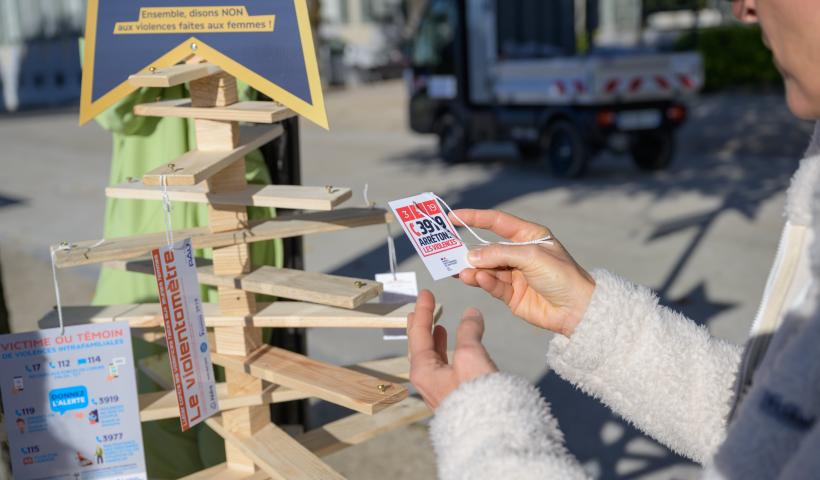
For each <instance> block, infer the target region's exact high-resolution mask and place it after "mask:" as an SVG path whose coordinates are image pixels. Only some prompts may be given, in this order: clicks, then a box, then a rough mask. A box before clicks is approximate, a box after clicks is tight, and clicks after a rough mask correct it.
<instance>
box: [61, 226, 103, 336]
mask: <svg viewBox="0 0 820 480" xmlns="http://www.w3.org/2000/svg"><path fill="white" fill-rule="evenodd" d="M98 243H101V242H98ZM72 247H73V245H70V244H68V243H66V242H61V243H60V245H58V246H57V247H53V246H52V247H50V248H49V251H50V252H51V279H52V281H53V282H54V297H55V298H56V299H57V319H58V320H59V322H60V335H63V334H64V333H65V324H64V323H63V304H62V301H61V300H60V283H59V282H58V281H57V259H56V256H57V252H59V251H62V250H71V248H72Z"/></svg>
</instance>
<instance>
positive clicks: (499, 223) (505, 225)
mask: <svg viewBox="0 0 820 480" xmlns="http://www.w3.org/2000/svg"><path fill="white" fill-rule="evenodd" d="M456 215H457V216H458V218H456V217H455V216H456ZM449 216H450V220H452V221H453V222H454V223H456V224H457V225H461V224H462V222H459V218H460V219H461V220H463V223H466V224H467V225H468V226H470V227H475V228H482V229H484V230H490V231H491V232H493V233H495V234H496V235H499V236H501V237H504V238H506V239H507V240H511V241H513V242H527V241H530V240H535V239H538V238H543V237H546V236H547V235H550V230H549V229H548V228H547V227H545V226H543V225H538V224H537V223H532V222H528V221H526V220H523V219H521V218H518V217H516V216H515V215H510V214H509V213H504V212H500V211H498V210H476V209H472V208H461V209H458V210H454V211H452V212H450V215H449Z"/></svg>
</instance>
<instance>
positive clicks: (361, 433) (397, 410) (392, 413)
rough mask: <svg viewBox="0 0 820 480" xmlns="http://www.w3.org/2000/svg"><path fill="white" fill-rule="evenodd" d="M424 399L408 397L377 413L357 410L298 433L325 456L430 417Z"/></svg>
mask: <svg viewBox="0 0 820 480" xmlns="http://www.w3.org/2000/svg"><path fill="white" fill-rule="evenodd" d="M432 413H433V412H432V411H431V410H430V408H429V407H428V406H427V405H425V404H424V401H422V400H421V399H420V398H417V397H408V398H406V399H404V400H403V401H401V402H400V403H398V404H396V405H393V406H392V407H390V408H388V409H386V410H384V411H382V412H379V413H378V414H376V415H363V414H361V413H356V414H353V415H350V416H348V417H345V418H342V419H340V420H337V421H335V422H331V423H328V424H326V425H324V426H322V427H320V428H317V429H315V430H311V431H309V432H306V433H303V434H302V435H298V436H296V441H297V442H299V443H301V444H302V445H303V446H304V447H305V448H307V449H308V450H310V451H311V452H313V453H315V454H316V455H318V456H320V457H323V456H325V455H330V454H331V453H335V452H338V451H339V450H343V449H345V448H347V447H349V446H352V445H358V444H360V443H363V442H366V441H368V440H370V439H373V438H375V437H377V436H379V435H382V434H385V433H387V432H391V431H393V430H397V429H399V428H402V427H405V426H407V425H410V424H411V423H415V422H418V421H420V420H423V419H425V418H427V417H429V416H430V415H431V414H432Z"/></svg>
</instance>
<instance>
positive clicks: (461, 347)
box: [407, 290, 498, 410]
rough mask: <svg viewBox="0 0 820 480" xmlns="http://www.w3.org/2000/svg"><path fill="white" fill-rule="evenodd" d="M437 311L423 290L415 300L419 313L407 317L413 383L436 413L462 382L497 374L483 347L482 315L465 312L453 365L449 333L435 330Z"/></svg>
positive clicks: (427, 291)
mask: <svg viewBox="0 0 820 480" xmlns="http://www.w3.org/2000/svg"><path fill="white" fill-rule="evenodd" d="M435 308H436V299H435V297H433V294H432V293H430V291H429V290H422V292H421V294H420V295H419V298H418V300H417V301H416V311H415V312H414V313H411V314H410V315H408V316H407V349H408V354H409V355H410V382H412V383H413V385H414V386H415V387H416V389H417V390H418V391H419V393H420V394H421V396H422V398H424V401H425V402H426V403H427V405H428V406H429V407H430V408H432V409H433V410H435V409H436V408H438V406H439V405H440V404H441V402H443V401H444V399H445V398H446V397H447V395H449V394H450V393H451V392H452V391H453V390H455V389H456V388H458V386H459V385H461V384H462V383H464V382H466V381H469V380H472V379H474V378H477V377H481V376H483V375H487V374H490V373H495V372H497V371H498V367H496V366H495V363H493V361H492V359H491V358H490V355H489V354H487V350H486V349H485V348H484V345H482V344H481V337H482V336H483V335H484V318H483V317H482V316H481V312H479V311H478V310H476V309H474V308H470V309H468V310H467V311H466V312H464V315H463V316H462V317H461V323H460V324H459V326H458V330H457V331H456V349H455V352H453V362H452V363H449V362H448V361H447V330H446V329H445V328H444V327H442V326H441V325H436V327H435V329H433V312H434V311H435Z"/></svg>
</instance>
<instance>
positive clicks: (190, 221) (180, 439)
mask: <svg viewBox="0 0 820 480" xmlns="http://www.w3.org/2000/svg"><path fill="white" fill-rule="evenodd" d="M252 95H253V92H251V91H250V90H249V89H248V88H247V87H245V86H244V85H241V84H240V97H241V98H242V99H243V100H246V99H248V98H249V97H250V96H252ZM182 97H187V92H186V88H185V87H184V86H178V87H174V88H167V89H156V88H145V89H141V90H139V91H137V92H134V93H133V94H131V95H129V96H128V97H127V98H125V99H124V100H122V101H120V102H119V103H118V104H116V105H114V106H112V107H111V108H110V109H108V110H107V111H105V112H104V113H102V114H101V115H99V116H98V117H97V122H98V123H99V124H100V125H101V126H102V127H103V128H104V129H106V130H109V131H110V132H111V134H112V137H113V155H112V158H111V177H110V184H112V185H115V184H119V183H123V182H126V181H127V179H128V177H133V178H140V177H141V176H142V174H143V173H145V172H147V171H149V170H151V169H153V168H155V167H158V166H160V165H163V164H167V163H169V162H172V161H173V160H174V159H176V158H177V157H179V156H180V155H182V154H183V153H185V152H187V151H189V150H192V149H195V148H196V141H195V135H194V129H193V122H192V121H188V120H186V119H178V118H153V117H139V116H136V115H134V114H133V107H134V105H136V104H139V103H146V102H153V101H156V100H168V99H174V98H182ZM246 165H247V179H248V182H250V183H258V184H267V183H270V176H269V174H268V171H267V169H266V167H265V164H264V161H263V158H262V155H261V153H260V152H258V151H256V152H254V153H253V154H251V155H248V156H247V157H246ZM248 210H249V211H248V213H249V217H250V218H251V219H260V218H269V217H271V216H272V215H273V211H272V210H271V209H267V208H249V209H248ZM207 214H208V210H207V206H206V205H204V204H194V203H181V202H175V203H174V204H173V211H172V213H171V216H172V221H173V228H174V229H175V230H178V229H182V228H190V227H196V226H202V225H207V223H208V217H207ZM162 231H165V223H164V217H163V211H162V204H161V202H159V201H143V200H123V199H107V200H106V205H105V226H104V231H103V235H104V238H115V237H123V236H130V235H140V234H144V233H153V232H162ZM177 240H180V239H177ZM208 253H210V252H208ZM197 255H198V256H200V257H204V256H206V255H205V252H203V251H199V252H198V253H197ZM251 260H252V263H253V264H254V265H276V266H281V265H282V246H281V242H278V241H277V242H258V243H254V244H252V245H251ZM214 293H215V292H214V291H213V289H203V297H202V298H203V300H204V301H216V295H215V294H214ZM146 302H157V285H156V282H155V281H154V278H153V276H151V275H144V274H139V273H128V272H123V271H118V270H113V269H110V268H103V269H102V271H101V272H100V277H99V280H98V282H97V290H96V294H95V296H94V300H93V303H94V304H95V305H111V304H128V303H146ZM133 344H134V355H135V358H136V359H137V360H139V359H141V358H145V357H148V356H151V355H157V354H159V353H161V352H164V351H165V348H164V347H162V346H157V345H153V344H150V343H147V342H144V341H141V340H137V339H135V340H134V342H133ZM137 384H138V388H139V392H140V393H147V392H153V391H157V390H160V389H161V388H160V387H159V386H158V385H156V384H155V383H154V382H153V381H151V380H150V379H149V378H148V377H147V376H145V375H144V374H143V373H141V372H139V371H138V373H137ZM142 432H143V444H144V446H145V456H146V462H147V466H148V476H149V478H178V477H181V476H184V475H188V474H190V473H193V472H195V471H198V470H201V469H203V468H206V467H209V466H212V465H216V464H218V463H220V462H223V461H224V460H225V453H224V448H223V442H222V440H221V438H220V437H218V436H217V435H216V434H215V433H214V432H213V431H212V430H210V429H209V428H208V427H206V426H205V425H204V424H201V425H199V426H197V427H194V428H193V429H191V430H190V431H188V432H185V433H181V432H180V427H179V421H178V420H176V419H170V420H162V421H154V422H146V423H143V424H142Z"/></svg>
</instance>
